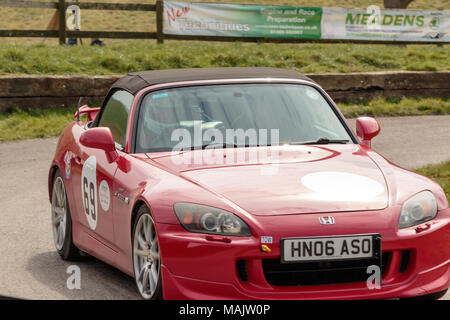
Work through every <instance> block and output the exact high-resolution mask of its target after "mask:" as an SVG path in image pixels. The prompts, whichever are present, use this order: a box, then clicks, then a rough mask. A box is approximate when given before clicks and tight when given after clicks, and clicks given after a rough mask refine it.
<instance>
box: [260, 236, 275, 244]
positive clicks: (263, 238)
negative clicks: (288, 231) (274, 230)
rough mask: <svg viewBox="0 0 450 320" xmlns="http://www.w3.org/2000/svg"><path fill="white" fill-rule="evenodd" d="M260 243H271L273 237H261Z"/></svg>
mask: <svg viewBox="0 0 450 320" xmlns="http://www.w3.org/2000/svg"><path fill="white" fill-rule="evenodd" d="M261 243H273V238H272V237H268V236H262V237H261Z"/></svg>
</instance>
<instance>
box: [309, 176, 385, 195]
mask: <svg viewBox="0 0 450 320" xmlns="http://www.w3.org/2000/svg"><path fill="white" fill-rule="evenodd" d="M301 180H302V183H303V185H304V186H305V187H307V188H308V189H310V190H311V191H314V192H315V193H316V194H317V198H318V199H323V200H332V201H352V202H354V201H369V200H372V199H374V198H376V197H377V196H379V195H380V194H382V193H383V192H384V187H383V185H381V184H380V183H379V182H377V181H375V180H373V179H370V178H367V177H364V176H361V175H358V174H353V173H347V172H334V171H324V172H315V173H309V174H307V175H305V176H303V178H302V179H301Z"/></svg>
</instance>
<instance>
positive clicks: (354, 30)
mask: <svg viewBox="0 0 450 320" xmlns="http://www.w3.org/2000/svg"><path fill="white" fill-rule="evenodd" d="M321 30H322V35H321V38H322V39H357V40H388V41H389V40H392V41H432V42H439V41H442V42H449V41H450V12H449V11H415V10H380V9H379V8H377V7H375V6H373V7H369V8H368V9H367V10H364V9H360V10H358V9H337V8H323V16H322V28H321Z"/></svg>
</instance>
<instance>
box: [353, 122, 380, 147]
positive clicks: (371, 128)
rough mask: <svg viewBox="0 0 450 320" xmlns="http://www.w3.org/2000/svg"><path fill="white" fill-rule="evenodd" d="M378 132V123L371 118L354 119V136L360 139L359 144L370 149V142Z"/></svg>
mask: <svg viewBox="0 0 450 320" xmlns="http://www.w3.org/2000/svg"><path fill="white" fill-rule="evenodd" d="M379 132H380V125H379V124H378V121H377V120H375V119H374V118H371V117H359V118H358V119H356V135H357V136H358V137H359V138H360V139H361V144H363V145H365V146H366V147H369V148H371V141H372V139H373V138H374V137H376V135H377V134H378V133H379Z"/></svg>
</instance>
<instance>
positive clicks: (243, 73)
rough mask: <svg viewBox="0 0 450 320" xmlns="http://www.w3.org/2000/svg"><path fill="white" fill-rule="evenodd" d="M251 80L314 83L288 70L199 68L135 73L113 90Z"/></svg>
mask: <svg viewBox="0 0 450 320" xmlns="http://www.w3.org/2000/svg"><path fill="white" fill-rule="evenodd" d="M251 78H285V79H296V80H307V81H310V82H314V81H312V80H311V79H310V78H308V77H306V76H304V75H302V74H300V73H298V72H296V71H294V70H286V69H276V68H197V69H170V70H155V71H141V72H133V73H130V74H128V75H126V76H124V77H122V78H120V79H119V80H117V81H116V82H115V83H114V84H113V85H112V87H111V89H114V88H119V89H124V90H127V91H128V92H130V93H132V94H135V93H137V92H138V91H139V90H141V89H143V88H145V87H148V86H151V85H156V84H163V83H170V82H180V81H198V80H224V79H251Z"/></svg>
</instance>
